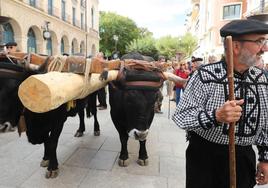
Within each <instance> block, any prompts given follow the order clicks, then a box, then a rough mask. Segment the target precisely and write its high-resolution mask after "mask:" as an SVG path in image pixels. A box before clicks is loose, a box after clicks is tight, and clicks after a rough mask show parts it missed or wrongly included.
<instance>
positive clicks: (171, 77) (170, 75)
mask: <svg viewBox="0 0 268 188" xmlns="http://www.w3.org/2000/svg"><path fill="white" fill-rule="evenodd" d="M163 74H164V76H165V78H166V80H170V81H173V82H175V83H179V84H185V83H186V82H187V80H188V79H184V78H181V77H179V76H177V75H175V74H173V73H171V72H163Z"/></svg>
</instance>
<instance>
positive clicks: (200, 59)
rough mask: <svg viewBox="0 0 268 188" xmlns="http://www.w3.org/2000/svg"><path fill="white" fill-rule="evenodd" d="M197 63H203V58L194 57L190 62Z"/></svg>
mask: <svg viewBox="0 0 268 188" xmlns="http://www.w3.org/2000/svg"><path fill="white" fill-rule="evenodd" d="M197 61H203V58H201V57H196V58H194V59H193V60H192V62H197Z"/></svg>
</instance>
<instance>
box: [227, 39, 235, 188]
mask: <svg viewBox="0 0 268 188" xmlns="http://www.w3.org/2000/svg"><path fill="white" fill-rule="evenodd" d="M226 62H227V78H228V86H229V100H230V101H231V100H234V99H235V96H234V65H233V46H232V37H231V36H227V37H226ZM229 169H230V188H236V162H235V122H231V123H230V124H229Z"/></svg>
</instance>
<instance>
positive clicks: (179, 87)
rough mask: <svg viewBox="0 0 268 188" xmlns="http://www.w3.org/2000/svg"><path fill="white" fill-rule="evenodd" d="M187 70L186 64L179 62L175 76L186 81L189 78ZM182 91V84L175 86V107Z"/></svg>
mask: <svg viewBox="0 0 268 188" xmlns="http://www.w3.org/2000/svg"><path fill="white" fill-rule="evenodd" d="M189 73H190V72H189V70H188V69H187V65H186V62H180V64H179V68H178V69H176V70H175V74H176V75H177V76H179V77H181V78H184V79H187V78H188V76H189ZM183 90H184V85H183V84H176V105H178V103H179V101H180V97H181V94H182V92H183Z"/></svg>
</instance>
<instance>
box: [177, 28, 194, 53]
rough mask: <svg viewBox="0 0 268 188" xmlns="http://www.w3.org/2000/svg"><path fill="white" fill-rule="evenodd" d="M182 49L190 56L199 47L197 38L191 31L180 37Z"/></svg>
mask: <svg viewBox="0 0 268 188" xmlns="http://www.w3.org/2000/svg"><path fill="white" fill-rule="evenodd" d="M180 39H181V40H180V51H181V52H183V53H184V55H185V56H186V57H190V56H191V55H192V53H193V52H194V50H195V49H196V47H197V38H196V37H194V36H193V35H192V34H191V33H186V34H185V35H183V36H182V37H180Z"/></svg>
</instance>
